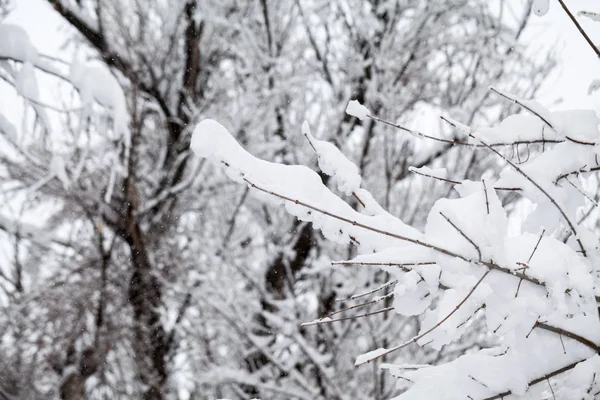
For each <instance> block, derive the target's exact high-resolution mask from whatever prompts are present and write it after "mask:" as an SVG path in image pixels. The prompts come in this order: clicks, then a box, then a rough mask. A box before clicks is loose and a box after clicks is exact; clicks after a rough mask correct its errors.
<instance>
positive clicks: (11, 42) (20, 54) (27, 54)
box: [0, 23, 39, 63]
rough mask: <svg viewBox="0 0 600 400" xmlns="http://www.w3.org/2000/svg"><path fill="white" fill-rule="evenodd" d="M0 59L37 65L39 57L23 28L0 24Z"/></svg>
mask: <svg viewBox="0 0 600 400" xmlns="http://www.w3.org/2000/svg"><path fill="white" fill-rule="evenodd" d="M0 38H2V40H0V58H1V57H8V58H12V59H15V60H19V61H21V62H30V63H36V62H37V61H38V58H39V55H38V52H37V50H36V48H35V47H34V46H33V44H32V43H31V40H30V39H29V35H27V32H25V30H24V29H23V28H21V27H20V26H17V25H12V24H3V23H0Z"/></svg>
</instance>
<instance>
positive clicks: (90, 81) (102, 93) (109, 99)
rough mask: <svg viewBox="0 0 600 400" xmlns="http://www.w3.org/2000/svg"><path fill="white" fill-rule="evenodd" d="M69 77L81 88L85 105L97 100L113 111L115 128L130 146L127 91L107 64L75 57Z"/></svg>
mask: <svg viewBox="0 0 600 400" xmlns="http://www.w3.org/2000/svg"><path fill="white" fill-rule="evenodd" d="M69 79H70V80H71V83H72V84H73V86H75V87H76V88H77V90H79V93H80V96H81V101H82V103H83V105H84V107H88V108H89V107H91V105H92V103H93V102H94V101H96V102H98V103H99V104H100V105H102V106H104V107H107V108H108V109H110V110H111V111H112V117H113V122H114V129H115V131H116V132H117V134H120V135H123V137H124V139H125V142H126V144H127V147H129V146H128V144H129V142H130V138H129V129H128V125H129V114H128V112H127V102H126V100H125V93H124V92H123V88H122V87H121V85H120V84H119V81H118V80H117V78H115V76H114V75H113V74H112V73H111V72H110V70H109V69H108V68H107V67H106V65H105V64H92V63H84V62H82V61H80V60H78V59H75V60H74V61H73V63H72V64H71V69H70V74H69Z"/></svg>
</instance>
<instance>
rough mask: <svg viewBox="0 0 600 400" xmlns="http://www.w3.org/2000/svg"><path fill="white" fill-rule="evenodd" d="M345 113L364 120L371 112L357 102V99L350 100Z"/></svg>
mask: <svg viewBox="0 0 600 400" xmlns="http://www.w3.org/2000/svg"><path fill="white" fill-rule="evenodd" d="M346 114H348V115H351V116H353V117H356V118H358V119H360V120H361V121H364V120H365V119H366V118H367V117H368V116H369V115H371V112H370V111H369V109H368V108H367V107H365V106H363V105H362V104H360V103H359V102H358V100H350V102H349V103H348V106H347V107H346Z"/></svg>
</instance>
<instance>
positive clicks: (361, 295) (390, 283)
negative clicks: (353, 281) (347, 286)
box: [335, 279, 398, 302]
mask: <svg viewBox="0 0 600 400" xmlns="http://www.w3.org/2000/svg"><path fill="white" fill-rule="evenodd" d="M396 283H398V280H397V279H396V280H393V281H390V282H387V283H384V284H383V285H381V286H379V287H377V288H375V289H373V290H369V291H368V292H364V293H361V294H355V295H352V296H350V297H347V298H344V299H335V301H336V302H341V301H351V300H356V299H360V298H361V297H365V296H368V295H370V294H373V293H375V292H378V291H380V290H383V289H385V288H387V287H390V286H392V285H395V284H396Z"/></svg>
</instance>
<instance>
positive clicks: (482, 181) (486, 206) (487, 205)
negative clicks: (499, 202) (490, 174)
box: [481, 179, 490, 215]
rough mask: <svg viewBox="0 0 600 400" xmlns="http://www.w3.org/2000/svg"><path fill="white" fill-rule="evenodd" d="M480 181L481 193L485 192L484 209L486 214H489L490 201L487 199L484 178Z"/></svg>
mask: <svg viewBox="0 0 600 400" xmlns="http://www.w3.org/2000/svg"><path fill="white" fill-rule="evenodd" d="M481 183H483V193H485V209H486V211H487V214H488V215H490V201H489V199H488V192H487V187H486V185H485V180H484V179H482V180H481Z"/></svg>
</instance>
